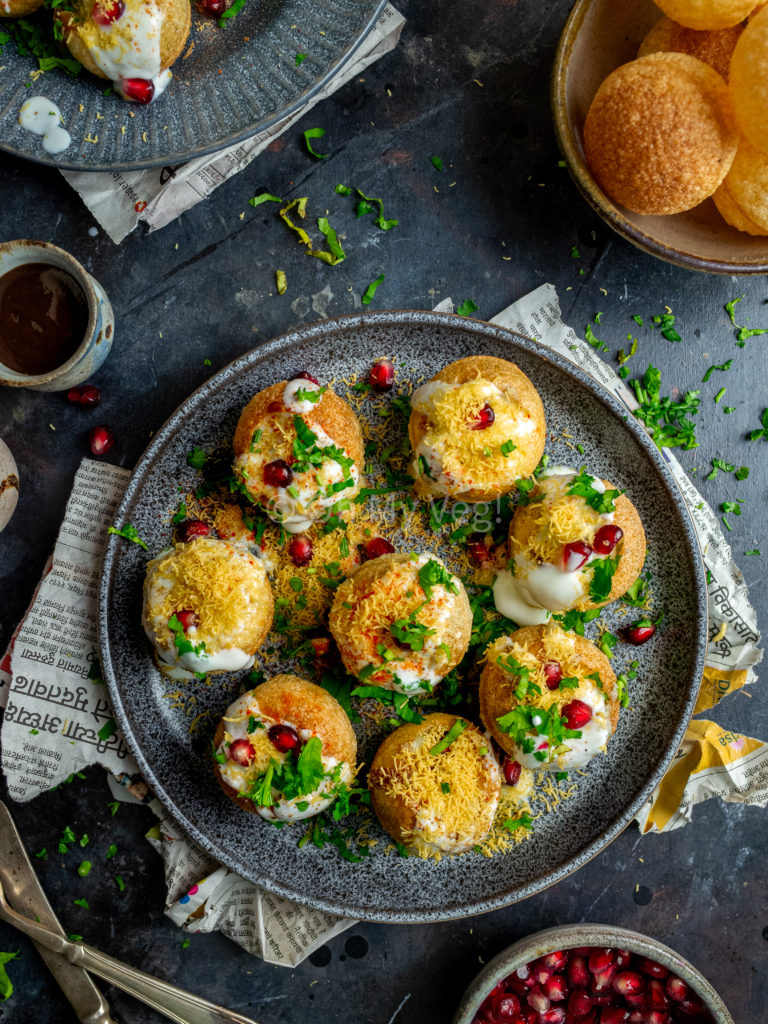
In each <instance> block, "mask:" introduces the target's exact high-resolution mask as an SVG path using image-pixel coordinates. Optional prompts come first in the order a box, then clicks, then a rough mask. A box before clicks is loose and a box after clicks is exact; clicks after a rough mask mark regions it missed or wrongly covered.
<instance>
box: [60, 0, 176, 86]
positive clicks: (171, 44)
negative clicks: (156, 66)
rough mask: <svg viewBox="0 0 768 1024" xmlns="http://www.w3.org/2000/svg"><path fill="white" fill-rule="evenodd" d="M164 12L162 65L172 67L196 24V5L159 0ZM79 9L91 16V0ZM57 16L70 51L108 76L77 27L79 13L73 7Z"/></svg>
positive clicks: (83, 16)
mask: <svg viewBox="0 0 768 1024" xmlns="http://www.w3.org/2000/svg"><path fill="white" fill-rule="evenodd" d="M155 2H156V3H157V5H158V7H159V8H160V9H161V10H162V12H163V21H162V24H161V26H160V68H161V70H163V71H164V70H165V69H166V68H169V67H170V66H171V65H172V64H173V63H174V61H176V60H177V58H178V57H179V56H180V54H181V51H182V50H183V49H184V44H185V43H186V41H187V36H188V35H189V30H190V28H191V27H192V6H191V4H190V2H189V0H155ZM79 6H80V8H81V10H79V11H78V14H79V18H80V21H85V20H90V19H91V7H92V4H91V3H90V0H88V2H86V3H82V2H81V4H80V5H79ZM54 17H55V18H58V20H59V21H60V23H61V27H62V31H63V39H64V42H65V43H66V45H67V48H68V49H69V52H70V53H71V54H72V56H73V57H74V58H75V60H77V61H79V62H80V63H81V64H82V65H83V67H84V68H85V69H86V71H90V72H91V74H92V75H96V77H97V78H106V77H107V76H106V75H105V74H104V72H103V71H102V70H101V68H99V67H98V65H97V64H96V63H95V61H94V60H93V57H92V56H91V52H90V50H89V48H88V45H87V43H86V42H85V40H84V39H83V38H82V36H81V35H80V34H79V32H78V31H77V21H76V20H75V15H73V14H72V12H70V11H62V10H57V11H55V12H54Z"/></svg>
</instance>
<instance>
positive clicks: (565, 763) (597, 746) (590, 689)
mask: <svg viewBox="0 0 768 1024" xmlns="http://www.w3.org/2000/svg"><path fill="white" fill-rule="evenodd" d="M577 697H578V699H579V700H581V701H583V702H584V703H585V704H588V705H589V706H590V708H591V709H592V718H591V719H590V720H589V721H588V722H587V724H586V725H585V726H582V728H581V729H580V730H579V731H580V732H581V736H580V737H579V738H578V739H569V740H566V741H565V743H564V745H563V750H562V752H561V753H559V754H558V755H557V756H556V757H554V758H553V759H552V760H551V761H550V760H547V761H539V760H537V758H535V757H534V755H533V753H531V754H526V753H524V752H523V749H522V747H521V746H519V745H517V744H516V745H515V757H516V759H517V760H518V761H519V762H520V764H521V765H522V766H523V768H530V769H532V770H534V771H536V770H543V771H550V772H559V771H570V770H572V769H575V768H585V767H586V766H587V765H588V764H589V762H590V761H591V760H592V758H593V757H595V755H596V754H600V753H604V752H605V749H606V746H607V744H608V740H609V739H610V738H611V723H610V719H609V717H608V704H607V702H606V700H605V697H604V695H603V692H602V690H600V689H599V688H598V686H597V685H596V684H595V683H594V682H592V680H591V679H585V680H582V682H581V683H580V685H579V689H578V691H577ZM548 747H549V744H548V742H547V738H546V736H536V750H539V751H542V750H543V751H548Z"/></svg>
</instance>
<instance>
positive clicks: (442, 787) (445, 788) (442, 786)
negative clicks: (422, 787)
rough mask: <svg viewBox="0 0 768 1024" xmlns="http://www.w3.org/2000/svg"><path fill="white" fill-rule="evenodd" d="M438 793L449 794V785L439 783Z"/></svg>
mask: <svg viewBox="0 0 768 1024" xmlns="http://www.w3.org/2000/svg"><path fill="white" fill-rule="evenodd" d="M440 791H441V792H442V793H445V794H448V793H450V792H451V787H450V784H449V783H447V782H441V783H440Z"/></svg>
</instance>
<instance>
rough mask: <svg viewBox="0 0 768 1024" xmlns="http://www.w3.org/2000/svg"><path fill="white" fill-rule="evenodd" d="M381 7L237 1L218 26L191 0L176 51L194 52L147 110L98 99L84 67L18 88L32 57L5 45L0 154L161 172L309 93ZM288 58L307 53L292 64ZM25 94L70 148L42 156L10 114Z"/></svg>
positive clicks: (263, 122) (290, 107)
mask: <svg viewBox="0 0 768 1024" xmlns="http://www.w3.org/2000/svg"><path fill="white" fill-rule="evenodd" d="M385 3H386V0H247V3H246V5H245V7H244V8H243V10H242V11H241V12H240V13H239V14H238V15H237V17H236V18H234V19H233V20H231V21H229V22H228V23H227V25H226V27H225V28H223V29H218V28H217V27H216V22H215V21H213V20H211V19H208V18H203V17H202V16H201V15H200V14H199V12H198V11H197V8H196V7H195V5H194V0H193V4H192V31H191V32H190V35H189V39H188V41H187V45H186V46H185V49H184V52H185V54H186V53H187V51H188V49H189V46H190V44H191V43H193V42H194V44H195V45H194V49H193V50H192V52H191V53H190V54H189V56H185V57H184V59H179V60H177V61H176V63H175V64H174V66H173V74H174V78H173V81H172V82H171V84H170V85H169V87H168V89H167V91H166V92H165V93H164V94H163V95H162V96H161V97H159V98H158V100H157V102H155V103H151V104H150V105H149V106H148V107H140V106H138V105H137V104H135V103H125V102H124V101H123V100H121V99H120V98H119V97H118V96H115V95H113V94H112V93H110V94H109V95H108V96H105V95H104V90H105V88H107V87H108V86H109V82H106V81H104V80H103V79H101V78H95V77H94V76H93V75H90V74H88V72H86V71H85V70H83V71H82V72H81V73H80V75H79V77H77V78H70V77H69V76H68V75H66V74H65V73H64V72H63V71H57V70H54V71H50V72H46V73H45V74H44V75H43V76H42V77H41V78H39V79H38V81H37V82H35V83H34V84H33V85H32V86H31V87H30V88H26V86H27V85H28V84H29V81H30V79H29V73H30V72H31V71H33V70H35V69H36V68H37V61H36V59H35V58H33V57H19V56H18V55H17V54H16V48H15V46H14V44H13V42H10V43H8V44H7V45H6V46H5V48H4V51H3V54H2V64H3V65H4V68H3V73H2V75H0V151H2V150H5V151H6V152H8V153H13V154H15V155H16V156H21V157H24V158H26V159H28V160H34V161H36V162H38V163H45V164H51V165H52V166H54V167H59V168H62V169H71V170H80V171H103V170H115V169H121V170H134V169H136V168H140V167H155V166H157V167H163V166H164V165H172V164H178V163H180V162H182V161H184V160H189V159H190V158H191V157H193V156H202V155H203V154H204V153H211V152H213V151H214V150H217V149H221V148H223V147H224V146H231V145H234V144H235V143H236V142H241V141H242V140H243V139H246V138H249V137H250V136H251V135H255V134H256V133H257V132H260V131H264V130H265V129H266V128H268V127H269V126H270V125H272V124H274V123H275V122H276V121H279V120H280V119H281V118H282V117H284V116H285V115H286V114H289V113H291V112H292V111H294V110H296V109H297V108H298V107H300V106H301V105H302V104H303V103H304V102H306V100H307V99H308V98H309V97H310V96H312V95H313V94H314V93H316V92H317V90H318V89H320V88H321V87H322V86H323V85H324V84H325V83H326V82H327V81H328V80H329V79H330V78H331V77H333V75H334V74H336V72H337V71H338V70H339V69H340V68H341V67H342V66H343V64H344V63H345V62H346V61H347V59H348V58H349V57H350V55H351V53H352V51H353V50H354V49H355V47H356V45H357V44H358V43H359V42H360V41H361V40H362V39H363V38H364V37H365V36H366V35H367V34H368V32H369V31H370V30H371V29H372V28H373V26H374V25H375V23H376V19H377V18H378V17H379V15H380V14H381V12H382V11H383V9H384V6H385ZM48 16H49V15H48V14H47V13H46V12H43V13H42V14H38V15H36V16H35V17H37V18H45V17H48ZM201 26H202V27H201ZM2 30H3V22H2V20H0V31H2ZM297 53H305V54H306V55H307V56H306V59H305V60H304V61H303V62H302V63H301V65H300V66H299V67H297V66H296V59H295V58H296V54H297ZM220 71H221V73H219V72H220ZM30 95H42V96H45V97H47V98H48V99H49V100H52V101H53V102H54V103H57V104H58V106H59V109H60V110H61V112H62V115H63V118H64V123H65V125H66V127H67V130H68V131H69V132H70V134H71V136H72V144H71V145H70V147H69V149H67V150H65V151H64V152H63V153H61V154H60V155H59V156H54V157H52V156H49V155H48V154H47V153H45V151H44V150H43V148H42V146H41V144H40V137H39V136H37V135H33V134H32V133H31V132H28V131H25V130H24V129H23V128H21V127H20V126H19V124H18V120H17V119H18V115H19V108H20V107H21V105H22V103H23V102H24V100H25V99H27V98H28V97H29V96H30ZM131 115H133V116H131ZM123 129H124V131H123ZM86 137H89V138H90V139H97V140H98V141H96V142H86V141H84V140H85V139H86ZM321 152H322V150H321Z"/></svg>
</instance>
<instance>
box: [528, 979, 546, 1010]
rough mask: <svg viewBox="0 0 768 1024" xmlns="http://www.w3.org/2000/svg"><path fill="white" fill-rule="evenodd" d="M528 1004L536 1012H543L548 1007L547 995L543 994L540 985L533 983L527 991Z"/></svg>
mask: <svg viewBox="0 0 768 1024" xmlns="http://www.w3.org/2000/svg"><path fill="white" fill-rule="evenodd" d="M528 1005H529V1006H530V1007H531V1009H532V1010H536V1012H537V1013H544V1011H545V1010H548V1009H549V996H547V995H545V994H544V990H543V989H542V987H541V985H534V986H533V988H532V989H531V990H530V992H529V993H528Z"/></svg>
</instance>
